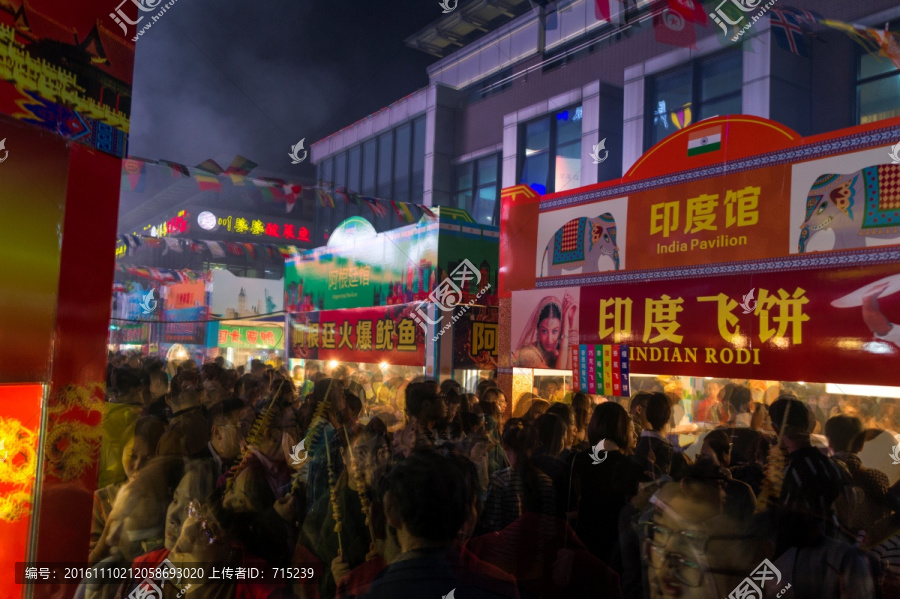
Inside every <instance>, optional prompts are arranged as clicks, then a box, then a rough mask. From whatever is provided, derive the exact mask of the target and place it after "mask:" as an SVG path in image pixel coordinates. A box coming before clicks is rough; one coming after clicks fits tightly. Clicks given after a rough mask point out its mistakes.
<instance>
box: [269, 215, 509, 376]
mask: <svg viewBox="0 0 900 599" xmlns="http://www.w3.org/2000/svg"><path fill="white" fill-rule="evenodd" d="M498 235H499V233H498V231H497V229H496V228H495V227H487V226H480V225H477V224H475V223H474V222H472V219H471V217H470V216H469V215H468V214H467V213H465V211H462V210H452V209H447V208H442V209H435V210H434V212H433V213H431V214H430V215H425V216H423V217H422V219H421V220H420V221H419V222H418V223H415V224H412V225H409V226H406V227H401V228H399V229H395V230H392V231H387V232H384V233H376V232H375V229H374V228H373V227H372V225H371V224H370V223H369V222H368V221H366V220H365V219H363V218H361V217H351V218H349V219H347V220H345V221H344V222H343V223H342V224H341V225H340V226H339V227H338V228H337V229H336V230H335V231H334V233H333V234H332V235H331V237H330V239H329V241H328V245H327V246H325V247H322V248H317V249H315V250H310V251H308V252H304V253H303V254H300V255H299V256H297V257H295V258H292V259H288V260H287V263H286V267H285V291H284V293H285V300H284V302H285V310H286V312H287V314H288V316H287V326H288V330H289V334H288V335H287V339H286V341H287V344H288V349H287V352H288V354H289V356H290V368H291V371H292V372H297V373H298V380H302V378H303V376H304V375H303V374H300V373H307V372H312V371H314V370H316V371H318V372H325V373H326V374H330V373H331V371H332V369H333V368H334V367H336V366H337V365H338V364H339V363H340V364H343V365H346V366H350V367H351V368H354V369H357V370H360V371H362V378H363V379H365V380H368V381H371V383H372V384H373V385H374V387H378V385H379V383H380V384H388V382H389V381H392V380H394V381H396V380H397V379H410V378H412V377H413V376H415V375H417V374H422V375H426V376H428V377H430V378H431V377H433V378H448V377H451V376H456V377H457V378H459V379H461V380H463V381H466V380H468V381H472V380H474V379H476V378H479V377H480V376H486V371H488V370H490V369H492V368H493V365H494V359H495V357H496V341H497V335H496V330H497V328H496V327H497V312H496V307H495V303H496V294H495V288H496V272H497V271H496V265H497V240H498ZM451 330H452V331H453V333H451V334H447V333H450V331H451ZM376 391H377V390H374V389H373V391H372V393H374V392H376Z"/></svg>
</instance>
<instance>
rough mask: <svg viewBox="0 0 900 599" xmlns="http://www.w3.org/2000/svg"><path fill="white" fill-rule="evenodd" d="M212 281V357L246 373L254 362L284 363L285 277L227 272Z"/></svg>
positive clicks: (219, 272)
mask: <svg viewBox="0 0 900 599" xmlns="http://www.w3.org/2000/svg"><path fill="white" fill-rule="evenodd" d="M209 278H210V281H211V287H212V289H211V291H210V295H209V297H210V322H209V324H208V326H209V332H208V337H209V340H210V356H211V357H215V356H221V357H222V358H224V359H225V362H226V363H227V364H231V365H233V366H234V367H235V368H237V367H239V366H243V367H245V369H246V371H247V372H249V370H250V362H251V361H253V360H261V361H263V362H269V363H271V364H272V365H273V366H279V365H281V364H283V363H284V362H285V355H284V314H283V312H284V278H281V279H257V278H250V277H239V276H236V275H235V274H233V273H232V272H230V271H228V270H224V269H216V270H213V271H211V272H210V276H209Z"/></svg>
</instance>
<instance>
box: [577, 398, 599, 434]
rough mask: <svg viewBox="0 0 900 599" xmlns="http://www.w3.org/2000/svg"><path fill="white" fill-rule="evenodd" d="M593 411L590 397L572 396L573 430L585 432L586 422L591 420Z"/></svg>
mask: <svg viewBox="0 0 900 599" xmlns="http://www.w3.org/2000/svg"><path fill="white" fill-rule="evenodd" d="M593 410H594V404H593V402H592V401H591V396H590V395H588V394H587V393H575V394H574V395H572V411H573V412H574V413H575V430H576V431H585V430H587V425H588V422H589V421H590V419H591V412H593Z"/></svg>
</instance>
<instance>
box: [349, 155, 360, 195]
mask: <svg viewBox="0 0 900 599" xmlns="http://www.w3.org/2000/svg"><path fill="white" fill-rule="evenodd" d="M361 155H362V150H361V149H360V147H359V146H354V147H353V148H351V149H350V152H349V154H348V156H349V158H348V160H349V164H348V165H347V189H349V190H350V191H354V192H357V193H358V192H359V188H360V182H359V176H360V172H361V168H360V156H361Z"/></svg>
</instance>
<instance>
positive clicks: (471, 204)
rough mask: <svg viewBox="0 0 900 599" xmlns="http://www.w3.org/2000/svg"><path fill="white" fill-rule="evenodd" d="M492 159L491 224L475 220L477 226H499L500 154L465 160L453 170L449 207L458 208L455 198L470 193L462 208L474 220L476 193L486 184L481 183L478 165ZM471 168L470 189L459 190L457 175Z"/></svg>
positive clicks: (501, 159)
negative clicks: (492, 198) (494, 171)
mask: <svg viewBox="0 0 900 599" xmlns="http://www.w3.org/2000/svg"><path fill="white" fill-rule="evenodd" d="M488 158H493V159H494V168H495V169H496V173H497V176H496V181H494V183H493V186H494V191H495V194H496V197H495V198H494V210H493V212H492V214H491V222H490V223H482V222H479V221H477V220H476V222H478V224H479V225H488V226H492V227H497V226H499V223H498V220H497V219H499V218H500V189H501V183H502V179H503V177H502V174H503V171H502V170H501V169H502V167H503V155H502V153H501V152H495V153H491V154H486V155H484V156H479V157H478V158H473V159H472V160H467V161H465V162H461V163H459V164H457V165H456V167H455V168H454V169H453V195H452V197H451V200H450V205H451V206H454V207H457V208H458V207H460V206H459V204H458V202H457V198H458V196H459V194H460V193H464V192H466V191H468V192H470V194H471V195H470V199H469V201H468V202H467V205H466V206H463V207H462V208H463V209H464V210H465V211H466V212H468V213H469V215H471V216H472V218H475V202H477V201H478V191H479V190H480V189H482V188H484V187H487V185H488V184H482V183H481V176H480V173H481V169H480V168H479V167H478V164H479V163H480V162H482V161H484V160H485V159H488ZM467 167H471V169H472V185H471V187H465V188H460V187H459V173H460V171H461V170H462V169H463V168H467Z"/></svg>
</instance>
